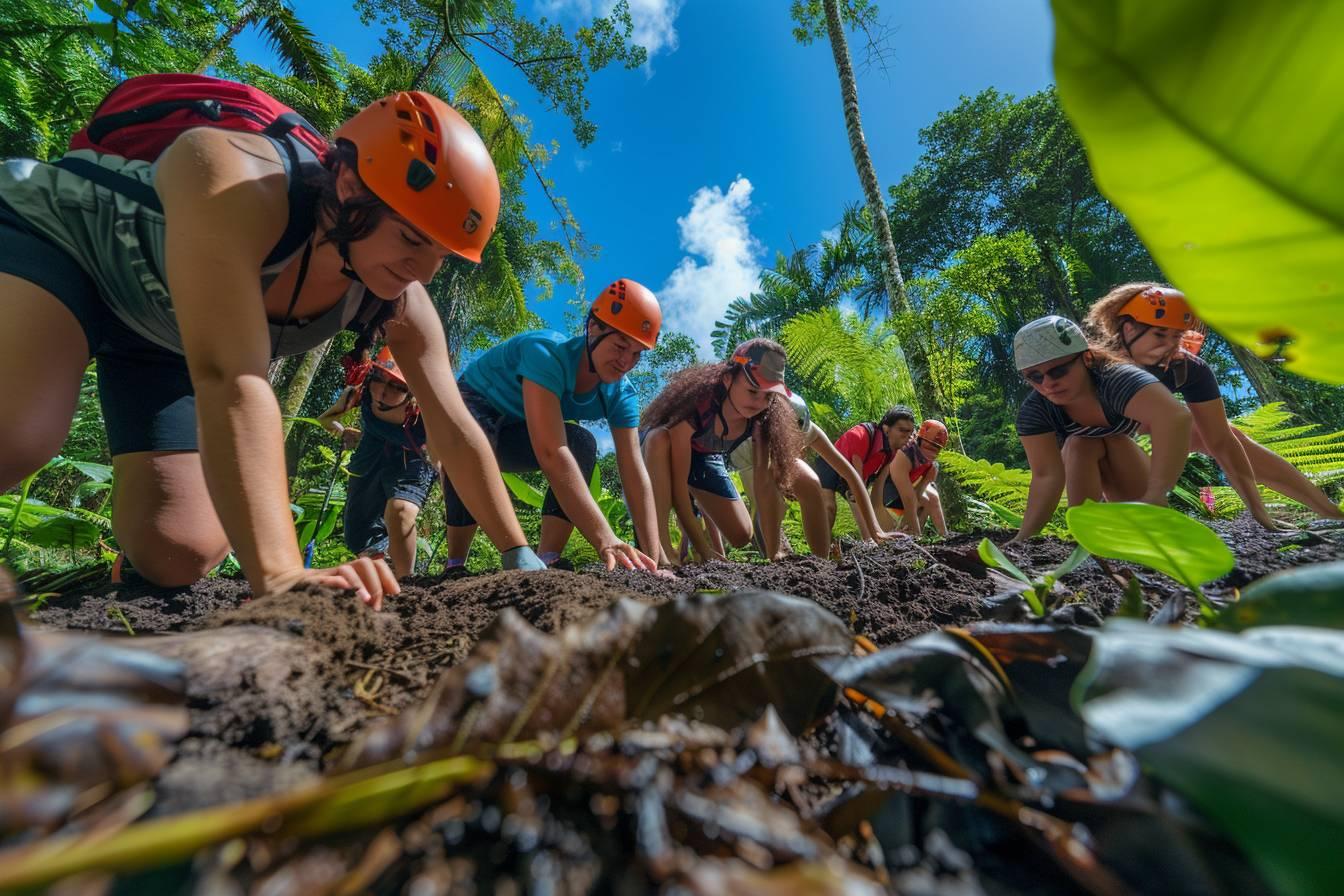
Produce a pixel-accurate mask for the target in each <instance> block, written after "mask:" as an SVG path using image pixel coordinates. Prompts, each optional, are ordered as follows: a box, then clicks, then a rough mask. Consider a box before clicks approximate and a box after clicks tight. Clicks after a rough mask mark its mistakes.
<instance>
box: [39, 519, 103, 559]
mask: <svg viewBox="0 0 1344 896" xmlns="http://www.w3.org/2000/svg"><path fill="white" fill-rule="evenodd" d="M102 534H103V532H102V530H101V529H99V528H98V527H97V526H95V525H94V524H93V523H91V522H89V521H88V520H85V519H80V518H79V517H77V516H73V515H64V514H63V515H61V516H53V517H50V518H49V519H45V520H43V521H42V522H40V523H38V524H37V525H36V526H33V527H32V528H31V529H29V530H28V532H27V535H26V538H27V539H28V541H30V542H32V543H33V544H36V545H41V546H42V547H44V548H65V549H67V550H71V551H77V550H79V549H81V548H87V547H92V546H93V545H95V544H97V543H98V539H99V538H100V537H102Z"/></svg>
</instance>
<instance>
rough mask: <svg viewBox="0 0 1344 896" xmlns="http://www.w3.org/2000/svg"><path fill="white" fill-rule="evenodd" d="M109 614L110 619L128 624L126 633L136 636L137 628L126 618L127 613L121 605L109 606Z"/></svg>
mask: <svg viewBox="0 0 1344 896" xmlns="http://www.w3.org/2000/svg"><path fill="white" fill-rule="evenodd" d="M107 616H108V618H109V619H115V620H116V621H117V622H120V623H121V624H122V625H124V626H126V634H128V635H130V636H131V637H132V638H134V637H135V629H133V628H131V620H129V619H127V618H126V614H125V613H123V612H122V610H121V607H119V606H117V605H116V604H113V605H112V606H110V607H108V608H107Z"/></svg>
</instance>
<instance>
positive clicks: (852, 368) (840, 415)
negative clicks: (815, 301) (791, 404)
mask: <svg viewBox="0 0 1344 896" xmlns="http://www.w3.org/2000/svg"><path fill="white" fill-rule="evenodd" d="M779 340H780V342H781V343H782V344H783V345H784V348H785V349H786V350H787V352H788V355H789V365H790V372H791V373H792V374H793V376H794V377H796V381H795V385H796V388H797V389H798V390H799V392H801V393H802V394H803V395H805V396H806V397H807V401H808V405H809V407H810V408H811V410H812V416H813V419H814V420H816V422H817V425H818V426H820V427H821V428H822V429H824V430H825V431H826V432H827V433H839V432H840V431H842V429H845V428H848V427H849V426H851V425H853V424H854V423H857V422H860V421H864V420H869V421H871V420H880V419H881V418H882V415H883V414H885V413H886V411H887V409H888V408H890V407H891V406H892V405H895V404H907V405H912V406H913V405H915V390H914V384H913V383H912V382H911V378H910V368H909V367H908V366H907V365H906V363H905V356H904V355H903V354H902V353H901V349H900V343H899V340H898V339H897V336H896V334H895V333H893V332H892V330H891V328H890V327H888V326H887V325H886V324H884V323H877V324H874V323H869V322H868V321H865V320H864V319H863V318H861V317H859V316H858V315H856V314H851V313H848V312H842V311H839V310H838V309H836V308H825V309H823V310H819V311H814V312H810V313H804V314H800V315H797V316H796V317H794V318H793V319H792V320H789V321H788V322H786V323H785V324H784V326H783V328H782V329H781V331H780V333H779Z"/></svg>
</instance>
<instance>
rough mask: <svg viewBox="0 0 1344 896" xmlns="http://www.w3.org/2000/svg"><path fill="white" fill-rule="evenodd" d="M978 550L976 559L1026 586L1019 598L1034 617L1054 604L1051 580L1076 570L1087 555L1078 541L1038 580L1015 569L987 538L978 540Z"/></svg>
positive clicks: (1053, 586) (1054, 581)
mask: <svg viewBox="0 0 1344 896" xmlns="http://www.w3.org/2000/svg"><path fill="white" fill-rule="evenodd" d="M978 551H979V554H980V559H981V560H983V561H984V562H985V565H986V566H993V567H996V568H998V569H1001V570H1003V571H1004V572H1006V573H1008V575H1010V576H1012V577H1013V578H1015V579H1017V580H1018V581H1019V582H1021V583H1022V584H1024V585H1026V586H1027V587H1026V588H1025V589H1024V590H1023V592H1022V598H1023V600H1025V601H1026V602H1027V606H1029V607H1031V612H1033V613H1035V614H1036V615H1037V616H1044V615H1045V614H1046V613H1047V612H1049V611H1050V610H1051V609H1052V608H1053V607H1054V604H1055V600H1056V599H1055V595H1054V590H1055V583H1056V582H1058V581H1059V580H1060V579H1062V578H1064V577H1065V576H1066V575H1068V574H1069V573H1071V572H1073V571H1074V570H1075V569H1077V568H1078V566H1079V565H1080V564H1081V563H1082V562H1083V561H1084V560H1086V559H1087V558H1088V557H1089V556H1090V555H1089V554H1088V552H1087V549H1086V548H1084V547H1083V546H1082V545H1081V544H1080V545H1078V546H1077V547H1075V548H1074V549H1073V553H1071V554H1069V556H1068V558H1067V559H1065V561H1064V562H1063V563H1061V564H1059V566H1057V567H1055V568H1054V569H1053V570H1051V571H1050V572H1048V573H1046V574H1045V575H1043V576H1041V577H1040V578H1039V579H1033V578H1031V577H1030V576H1028V575H1027V574H1026V573H1024V572H1023V571H1022V570H1020V569H1018V568H1017V566H1016V564H1014V563H1013V561H1011V560H1009V559H1008V558H1007V556H1005V555H1004V553H1003V551H1001V550H999V547H998V545H996V544H994V542H992V541H990V540H989V539H988V538H982V539H981V540H980V547H979V548H978Z"/></svg>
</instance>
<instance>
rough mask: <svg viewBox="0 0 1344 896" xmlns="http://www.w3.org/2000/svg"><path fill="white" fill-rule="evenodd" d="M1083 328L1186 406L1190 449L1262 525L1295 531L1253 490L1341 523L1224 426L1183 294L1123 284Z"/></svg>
mask: <svg viewBox="0 0 1344 896" xmlns="http://www.w3.org/2000/svg"><path fill="white" fill-rule="evenodd" d="M1084 323H1086V324H1087V326H1088V329H1090V330H1091V331H1092V332H1093V334H1095V335H1096V336H1098V337H1100V339H1101V340H1102V341H1103V343H1104V344H1105V345H1106V346H1107V347H1108V348H1110V349H1112V350H1113V351H1116V352H1118V353H1120V354H1121V355H1122V356H1123V357H1124V359H1125V360H1126V361H1130V362H1132V363H1134V364H1138V365H1139V366H1140V367H1143V368H1144V369H1145V370H1147V371H1148V372H1149V373H1151V374H1152V375H1153V376H1155V377H1157V379H1158V382H1160V383H1161V384H1162V385H1163V386H1166V387H1167V389H1168V391H1170V392H1172V393H1173V394H1177V395H1180V396H1181V397H1182V398H1184V399H1185V406H1186V407H1187V408H1189V409H1190V416H1191V418H1192V423H1193V428H1192V430H1191V434H1190V449H1191V450H1192V451H1198V452H1200V453H1201V454H1207V455H1209V456H1210V457H1212V458H1213V459H1214V461H1216V462H1217V464H1218V466H1219V467H1221V468H1222V470H1223V473H1224V474H1225V475H1226V476H1227V482H1228V484H1229V485H1231V486H1232V488H1233V489H1234V490H1235V491H1236V493H1237V494H1238V495H1240V496H1241V500H1242V501H1244V502H1245V503H1246V509H1247V510H1249V511H1250V512H1251V516H1252V517H1254V518H1255V521H1256V522H1258V523H1259V524H1260V525H1261V526H1263V527H1265V528H1266V529H1269V530H1271V531H1273V530H1275V529H1292V528H1294V527H1293V526H1292V525H1291V524H1290V523H1286V522H1280V521H1278V520H1276V519H1274V518H1273V517H1272V516H1270V515H1269V511H1268V510H1267V509H1265V502H1264V501H1263V500H1261V498H1260V489H1258V488H1257V487H1256V483H1261V484H1263V485H1266V486H1268V487H1269V488H1272V489H1273V490H1274V491H1276V492H1278V493H1279V494H1281V495H1285V496H1287V497H1289V498H1292V499H1293V500H1294V501H1297V502H1298V503H1299V504H1304V505H1306V506H1307V507H1309V508H1311V510H1312V512H1313V513H1315V514H1317V515H1318V516H1321V517H1324V518H1326V519H1332V520H1340V519H1344V510H1341V509H1340V507H1339V505H1338V504H1336V503H1335V502H1334V501H1331V500H1330V498H1329V497H1328V496H1327V495H1326V494H1325V492H1324V491H1322V490H1321V488H1320V486H1318V485H1316V483H1314V482H1312V481H1311V480H1310V479H1308V478H1307V477H1306V476H1305V475H1304V474H1303V473H1302V471H1301V470H1299V469H1297V467H1294V466H1293V465H1292V464H1290V463H1289V462H1288V461H1286V460H1284V459H1283V458H1282V457H1280V456H1279V455H1277V454H1275V453H1274V452H1273V451H1270V450H1269V449H1268V448H1266V447H1265V446H1264V445H1261V444H1260V443H1259V442H1257V441H1255V440H1254V439H1252V438H1251V437H1250V436H1248V435H1246V433H1244V432H1242V431H1241V430H1240V429H1237V428H1236V427H1235V426H1233V425H1232V424H1231V423H1230V422H1228V419H1227V408H1226V407H1224V405H1223V394H1222V392H1221V391H1220V390H1219V388H1218V378H1217V377H1216V376H1214V373H1213V371H1212V370H1211V369H1210V368H1209V365H1208V364H1207V363H1205V362H1204V360H1203V359H1202V358H1200V357H1199V350H1200V348H1201V347H1202V346H1203V344H1204V331H1203V326H1202V324H1201V323H1200V320H1199V318H1198V317H1197V316H1196V315H1195V312H1194V309H1193V308H1191V307H1190V303H1189V302H1188V301H1187V300H1186V298H1185V293H1183V292H1181V291H1180V290H1178V289H1173V288H1171V287H1170V286H1163V285H1162V284H1160V283H1125V284H1122V285H1120V286H1117V287H1115V288H1114V289H1112V290H1111V291H1110V292H1108V293H1107V294H1106V295H1104V296H1102V297H1101V298H1100V299H1098V300H1097V301H1096V302H1094V303H1093V304H1092V308H1091V309H1090V310H1089V311H1088V313H1087V318H1086V320H1085V321H1084Z"/></svg>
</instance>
